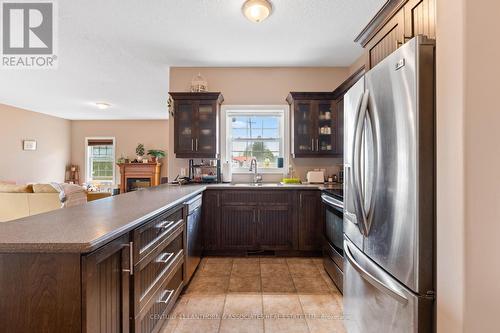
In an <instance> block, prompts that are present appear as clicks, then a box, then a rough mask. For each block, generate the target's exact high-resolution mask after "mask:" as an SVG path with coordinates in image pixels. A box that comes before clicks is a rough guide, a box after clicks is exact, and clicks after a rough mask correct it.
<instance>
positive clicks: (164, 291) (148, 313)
mask: <svg viewBox="0 0 500 333" xmlns="http://www.w3.org/2000/svg"><path fill="white" fill-rule="evenodd" d="M183 263H184V260H183V259H181V260H180V261H179V262H177V263H176V264H175V267H174V269H173V270H172V271H171V272H170V273H169V274H168V277H167V278H166V279H165V280H164V281H163V283H162V284H161V288H160V289H159V290H158V291H157V293H155V295H154V296H153V297H152V298H151V299H150V300H149V301H148V302H147V306H146V307H145V308H144V310H143V311H141V312H140V313H139V315H138V316H137V317H136V318H135V332H137V333H156V332H158V331H159V329H160V328H161V326H162V325H163V322H164V321H165V319H166V317H167V315H168V314H169V312H170V311H171V310H172V308H173V306H174V305H175V301H176V300H177V298H178V297H179V294H180V293H181V291H182V288H183V287H184V283H183V280H182V277H183V268H182V266H183Z"/></svg>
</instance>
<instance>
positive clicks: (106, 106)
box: [95, 102, 111, 110]
mask: <svg viewBox="0 0 500 333" xmlns="http://www.w3.org/2000/svg"><path fill="white" fill-rule="evenodd" d="M95 105H96V106H97V108H98V109H100V110H106V109H109V108H110V107H111V104H108V103H104V102H97V103H95Z"/></svg>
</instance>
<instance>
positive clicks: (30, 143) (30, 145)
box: [23, 140, 36, 150]
mask: <svg viewBox="0 0 500 333" xmlns="http://www.w3.org/2000/svg"><path fill="white" fill-rule="evenodd" d="M23 150H36V140H23Z"/></svg>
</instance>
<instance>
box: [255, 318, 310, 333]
mask: <svg viewBox="0 0 500 333" xmlns="http://www.w3.org/2000/svg"><path fill="white" fill-rule="evenodd" d="M264 330H265V332H266V333H308V332H309V328H308V327H307V324H306V321H305V320H304V319H265V320H264ZM311 332H313V331H311ZM314 333H315V332H314Z"/></svg>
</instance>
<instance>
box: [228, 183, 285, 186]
mask: <svg viewBox="0 0 500 333" xmlns="http://www.w3.org/2000/svg"><path fill="white" fill-rule="evenodd" d="M231 185H233V186H244V187H278V186H283V185H282V184H280V183H234V184H231Z"/></svg>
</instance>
